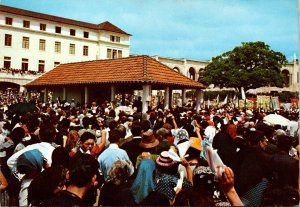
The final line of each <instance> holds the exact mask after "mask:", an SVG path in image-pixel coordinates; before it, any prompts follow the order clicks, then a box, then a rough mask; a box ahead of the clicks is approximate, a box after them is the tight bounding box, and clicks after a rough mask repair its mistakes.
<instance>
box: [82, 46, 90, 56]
mask: <svg viewBox="0 0 300 207" xmlns="http://www.w3.org/2000/svg"><path fill="white" fill-rule="evenodd" d="M88 55H89V47H88V46H83V56H88Z"/></svg>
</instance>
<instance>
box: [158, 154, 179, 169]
mask: <svg viewBox="0 0 300 207" xmlns="http://www.w3.org/2000/svg"><path fill="white" fill-rule="evenodd" d="M156 164H157V165H159V166H163V167H170V166H173V165H175V164H176V162H174V161H173V160H172V159H171V158H170V157H169V153H168V151H163V152H161V153H160V155H159V156H158V158H157V159H156Z"/></svg>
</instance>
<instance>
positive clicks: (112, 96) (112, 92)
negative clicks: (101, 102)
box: [110, 85, 116, 101]
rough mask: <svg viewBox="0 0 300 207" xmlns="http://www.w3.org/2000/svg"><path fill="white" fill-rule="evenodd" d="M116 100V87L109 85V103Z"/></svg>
mask: <svg viewBox="0 0 300 207" xmlns="http://www.w3.org/2000/svg"><path fill="white" fill-rule="evenodd" d="M115 99H116V86H114V85H111V87H110V101H115Z"/></svg>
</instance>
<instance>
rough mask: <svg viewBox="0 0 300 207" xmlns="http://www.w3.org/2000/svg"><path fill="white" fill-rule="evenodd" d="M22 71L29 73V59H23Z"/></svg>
mask: <svg viewBox="0 0 300 207" xmlns="http://www.w3.org/2000/svg"><path fill="white" fill-rule="evenodd" d="M22 71H28V59H26V58H22Z"/></svg>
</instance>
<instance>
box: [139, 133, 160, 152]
mask: <svg viewBox="0 0 300 207" xmlns="http://www.w3.org/2000/svg"><path fill="white" fill-rule="evenodd" d="M157 145H159V141H158V140H157V139H156V138H155V136H154V134H153V132H152V131H147V132H145V133H144V134H143V136H142V141H141V142H140V144H139V146H140V147H142V148H152V147H156V146H157Z"/></svg>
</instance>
